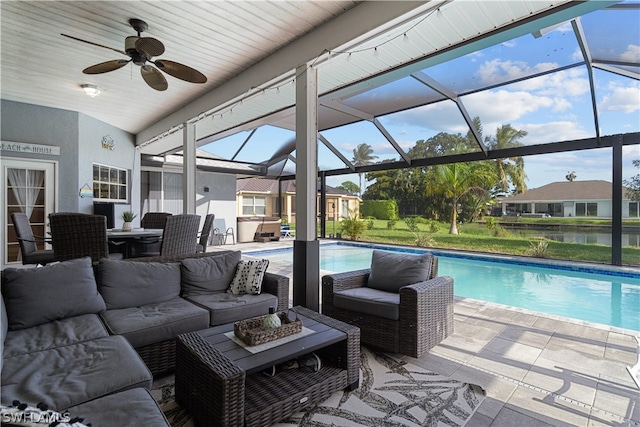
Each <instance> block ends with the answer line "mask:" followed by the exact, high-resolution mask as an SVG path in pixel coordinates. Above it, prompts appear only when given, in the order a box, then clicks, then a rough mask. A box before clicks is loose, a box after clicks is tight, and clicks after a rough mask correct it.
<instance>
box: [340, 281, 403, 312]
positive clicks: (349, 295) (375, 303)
mask: <svg viewBox="0 0 640 427" xmlns="http://www.w3.org/2000/svg"><path fill="white" fill-rule="evenodd" d="M333 305H334V306H335V307H336V308H341V309H343V310H349V311H354V312H358V313H365V314H370V315H372V316H378V317H384V318H386V319H390V320H398V319H400V294H398V293H395V292H386V291H380V290H378V289H371V288H366V287H364V288H355V289H347V290H345V291H340V292H336V293H335V294H334V295H333Z"/></svg>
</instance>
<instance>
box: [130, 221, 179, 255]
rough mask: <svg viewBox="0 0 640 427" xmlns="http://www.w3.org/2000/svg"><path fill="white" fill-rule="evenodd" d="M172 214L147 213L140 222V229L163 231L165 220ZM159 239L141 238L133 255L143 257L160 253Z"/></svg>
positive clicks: (160, 240)
mask: <svg viewBox="0 0 640 427" xmlns="http://www.w3.org/2000/svg"><path fill="white" fill-rule="evenodd" d="M171 215H172V214H171V213H169V212H147V213H146V214H144V216H143V217H142V219H141V220H140V227H142V228H145V229H147V228H151V229H157V230H164V225H165V224H166V223H167V218H168V217H170V216H171ZM161 242H162V239H161V238H157V237H143V238H141V239H140V240H139V241H138V245H136V248H135V249H134V253H135V254H136V255H137V254H141V255H142V256H144V254H145V253H157V254H159V253H160V247H161Z"/></svg>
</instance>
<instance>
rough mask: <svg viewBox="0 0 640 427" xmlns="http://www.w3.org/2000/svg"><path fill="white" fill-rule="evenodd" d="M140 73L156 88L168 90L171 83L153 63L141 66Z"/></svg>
mask: <svg viewBox="0 0 640 427" xmlns="http://www.w3.org/2000/svg"><path fill="white" fill-rule="evenodd" d="M140 74H142V78H143V79H144V81H145V82H146V83H147V84H148V85H149V86H151V87H152V88H153V89H155V90H160V91H163V90H167V87H169V85H168V84H167V79H165V78H164V76H163V75H162V73H161V72H160V71H158V70H157V69H156V68H154V67H152V66H151V65H143V66H142V67H140Z"/></svg>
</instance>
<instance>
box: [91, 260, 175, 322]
mask: <svg viewBox="0 0 640 427" xmlns="http://www.w3.org/2000/svg"><path fill="white" fill-rule="evenodd" d="M97 271H98V289H99V290H100V293H101V294H102V297H103V298H104V302H105V303H106V304H107V309H110V310H111V309H116V308H127V307H138V306H141V305H146V304H158V303H161V302H165V301H169V300H172V299H174V298H175V297H177V296H179V295H180V263H176V262H172V263H163V262H129V261H114V260H108V259H102V260H100V264H98V269H97Z"/></svg>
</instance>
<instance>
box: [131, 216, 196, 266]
mask: <svg viewBox="0 0 640 427" xmlns="http://www.w3.org/2000/svg"><path fill="white" fill-rule="evenodd" d="M199 226H200V215H191V214H184V215H171V216H168V217H167V222H166V223H165V226H164V233H162V241H161V242H160V252H159V253H158V252H143V253H142V256H158V255H160V256H173V255H183V254H194V253H196V244H197V240H198V227H199Z"/></svg>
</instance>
